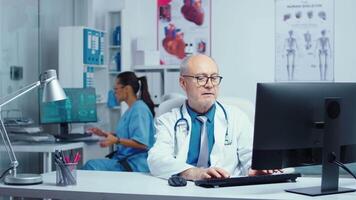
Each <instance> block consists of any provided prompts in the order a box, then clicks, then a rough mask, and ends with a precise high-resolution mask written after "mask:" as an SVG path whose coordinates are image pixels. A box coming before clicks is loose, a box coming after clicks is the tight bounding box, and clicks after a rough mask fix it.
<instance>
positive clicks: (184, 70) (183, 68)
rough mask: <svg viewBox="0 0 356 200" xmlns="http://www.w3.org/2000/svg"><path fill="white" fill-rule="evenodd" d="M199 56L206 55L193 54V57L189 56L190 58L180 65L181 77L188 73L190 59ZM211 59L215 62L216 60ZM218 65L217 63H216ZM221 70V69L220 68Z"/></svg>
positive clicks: (186, 58) (187, 57)
mask: <svg viewBox="0 0 356 200" xmlns="http://www.w3.org/2000/svg"><path fill="white" fill-rule="evenodd" d="M198 55H204V54H193V55H189V56H186V57H185V58H184V59H183V60H182V62H181V63H180V70H179V71H180V75H184V74H187V73H188V67H189V66H188V63H189V61H190V59H191V58H192V57H194V56H198ZM209 58H210V59H212V60H213V61H214V62H215V60H214V59H213V58H212V57H209ZM215 63H216V62H215ZM218 70H219V68H218Z"/></svg>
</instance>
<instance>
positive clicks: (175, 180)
mask: <svg viewBox="0 0 356 200" xmlns="http://www.w3.org/2000/svg"><path fill="white" fill-rule="evenodd" d="M168 185H170V186H173V187H182V186H186V185H187V180H185V178H183V177H180V176H171V177H170V178H169V179H168Z"/></svg>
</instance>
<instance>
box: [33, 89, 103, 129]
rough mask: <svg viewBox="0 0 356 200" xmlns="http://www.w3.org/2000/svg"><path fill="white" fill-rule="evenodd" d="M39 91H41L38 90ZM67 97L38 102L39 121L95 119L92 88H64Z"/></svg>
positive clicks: (95, 111)
mask: <svg viewBox="0 0 356 200" xmlns="http://www.w3.org/2000/svg"><path fill="white" fill-rule="evenodd" d="M40 92H41V91H40ZM64 92H65V93H66V95H67V99H66V100H63V101H57V102H48V103H43V102H40V123H42V124H49V123H85V122H96V121H97V110H96V94H95V89H94V88H64Z"/></svg>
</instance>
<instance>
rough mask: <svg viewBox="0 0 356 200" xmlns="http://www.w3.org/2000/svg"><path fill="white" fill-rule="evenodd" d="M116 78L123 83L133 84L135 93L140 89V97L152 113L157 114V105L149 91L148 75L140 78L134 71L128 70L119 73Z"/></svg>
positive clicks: (125, 84) (124, 84)
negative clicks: (155, 107) (155, 108)
mask: <svg viewBox="0 0 356 200" xmlns="http://www.w3.org/2000/svg"><path fill="white" fill-rule="evenodd" d="M116 78H117V80H118V81H119V83H120V84H121V85H123V86H127V85H129V86H131V87H132V89H133V92H134V93H135V95H136V94H137V92H138V91H139V90H140V96H139V97H138V98H139V99H142V101H143V102H145V103H146V104H147V106H148V108H149V109H150V111H151V113H152V115H153V116H155V111H154V106H155V105H154V103H153V101H152V99H151V96H150V93H149V92H148V84H147V78H146V76H142V77H139V78H138V77H137V76H136V74H135V73H134V72H131V71H127V72H122V73H120V74H118V75H117V77H116ZM140 86H141V87H140Z"/></svg>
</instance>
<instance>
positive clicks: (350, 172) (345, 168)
mask: <svg viewBox="0 0 356 200" xmlns="http://www.w3.org/2000/svg"><path fill="white" fill-rule="evenodd" d="M333 163H334V164H336V165H337V166H339V167H341V168H342V169H343V170H345V171H346V172H348V173H349V174H350V175H351V176H352V177H354V179H356V176H355V174H354V173H352V171H351V170H350V169H349V168H348V167H346V166H345V165H344V164H343V163H342V162H340V161H338V160H334V161H333Z"/></svg>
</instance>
